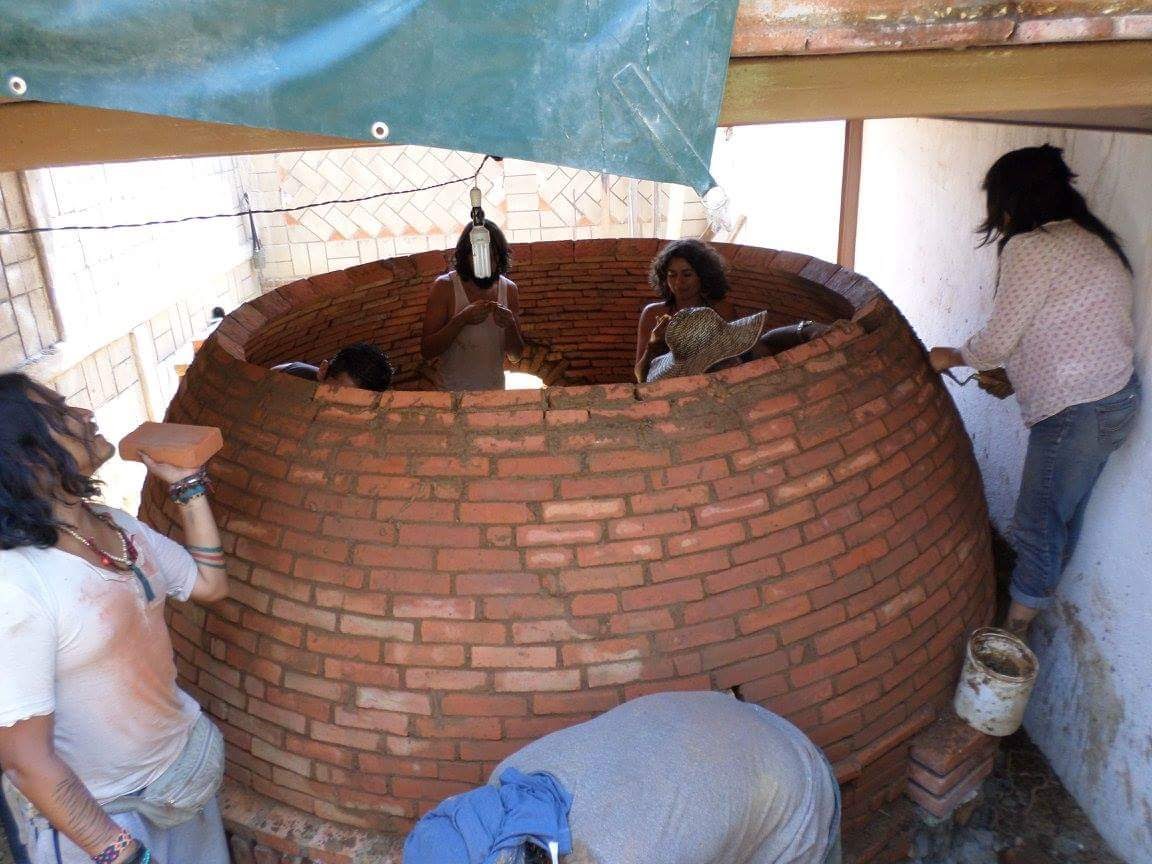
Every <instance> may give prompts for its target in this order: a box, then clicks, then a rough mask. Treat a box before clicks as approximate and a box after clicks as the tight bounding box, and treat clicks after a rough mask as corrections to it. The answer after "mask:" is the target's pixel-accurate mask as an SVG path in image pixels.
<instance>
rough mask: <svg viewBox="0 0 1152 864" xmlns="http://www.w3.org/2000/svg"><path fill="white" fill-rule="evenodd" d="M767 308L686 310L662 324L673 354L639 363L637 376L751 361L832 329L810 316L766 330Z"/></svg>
mask: <svg viewBox="0 0 1152 864" xmlns="http://www.w3.org/2000/svg"><path fill="white" fill-rule="evenodd" d="M767 318H768V313H767V312H757V313H755V314H753V315H749V316H747V317H745V318H739V319H737V320H735V321H725V320H724V319H723V318H721V317H720V315H719V313H718V312H716V310H715V309H712V308H710V307H707V306H696V307H693V308H691V309H681V310H680V311H679V312H677V313H676V314H675V315H672V316H670V317H669V319H668V321H667V324H664V325H661V326H660V327H659V333H660V336H661V337H662V338H663V339H664V341H665V342H666V343H667V345H668V353H666V354H661V355H660V356H659V357H656V358H655V359H653V360H651V361H650V362H646V361H645V359H641V361H640V362H639V363H637V364H636V380H637V381H644V382H650V381H660V380H662V379H665V378H680V377H683V376H685V375H701V374H703V373H704V372H707V371H709V370H713V369H716V368H723V367H725V366H728V365H736V364H738V363H742V362H745V361H747V360H755V359H757V358H760V357H770V356H771V355H773V354H777V353H779V352H780V351H785V350H787V349H789V348H793V347H795V346H797V345H802V344H803V343H805V342H807V341H809V340H810V339H812V338H814V337H816V336H820V335H822V334H824V333H827V332H828V329H829V327H828V325H827V324H820V323H817V322H815V321H810V320H804V321H798V322H797V323H795V324H788V325H786V326H784V327H776V328H773V329H772V330H768V331H765V330H764V324H765V322H766V321H767Z"/></svg>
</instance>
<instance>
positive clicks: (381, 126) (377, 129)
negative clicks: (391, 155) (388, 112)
mask: <svg viewBox="0 0 1152 864" xmlns="http://www.w3.org/2000/svg"><path fill="white" fill-rule="evenodd" d="M372 137H373V138H376V139H378V140H380V141H383V140H384V139H385V138H387V137H388V124H387V123H385V122H384V121H383V120H377V121H376V122H375V123H373V124H372Z"/></svg>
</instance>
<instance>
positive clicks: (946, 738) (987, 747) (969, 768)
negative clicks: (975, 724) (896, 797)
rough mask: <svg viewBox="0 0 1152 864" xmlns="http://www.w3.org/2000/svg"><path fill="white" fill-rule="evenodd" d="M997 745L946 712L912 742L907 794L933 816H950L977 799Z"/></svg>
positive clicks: (994, 757) (994, 740) (988, 736)
mask: <svg viewBox="0 0 1152 864" xmlns="http://www.w3.org/2000/svg"><path fill="white" fill-rule="evenodd" d="M999 744H1000V740H999V739H998V738H993V737H992V736H990V735H985V734H984V733H983V732H978V731H976V730H975V729H973V728H972V727H971V726H969V725H968V724H967V723H965V722H964V721H963V720H961V719H960V718H959V717H957V716H956V715H955V714H954V713H952V712H950V711H949V712H948V713H946V714H945V715H944V716H943V717H942V718H941V719H939V720H937V721H936V722H935V723H933V724H932V725H931V726H930V727H929V728H928V729H926V730H925V731H924V732H923V733H922V734H921V735H920V736H918V737H917V738H916V740H915V742H914V743H913V745H912V753H911V766H910V768H909V772H908V797H909V798H911V799H912V800H913V801H914V802H916V804H917V805H918V806H920V807H921V808H922V809H923V810H924V811H925V812H926V813H928V814H929V815H931V816H932V817H933V818H935V819H949V818H951V817H952V816H953V814H955V813H956V812H957V811H958V810H959V808H961V807H963V806H964V805H965V804H967V803H969V802H971V801H974V800H975V799H976V797H977V795H978V794H979V791H980V786H981V784H982V783H983V782H984V780H985V778H986V777H988V775H989V774H991V773H992V767H993V763H994V762H995V759H996V750H997V748H998V746H999Z"/></svg>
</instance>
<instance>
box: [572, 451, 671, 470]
mask: <svg viewBox="0 0 1152 864" xmlns="http://www.w3.org/2000/svg"><path fill="white" fill-rule="evenodd" d="M671 461H672V460H671V458H670V457H669V455H668V451H667V450H616V451H612V452H609V453H589V454H588V470H589V471H592V472H595V473H597V474H599V473H611V472H613V471H632V470H636V469H641V468H662V467H663V466H665V465H668V464H669V463H670V462H671Z"/></svg>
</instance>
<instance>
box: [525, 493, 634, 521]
mask: <svg viewBox="0 0 1152 864" xmlns="http://www.w3.org/2000/svg"><path fill="white" fill-rule="evenodd" d="M541 512H542V513H543V515H544V521H546V522H567V521H573V520H577V521H578V520H584V519H612V518H615V517H618V516H623V515H624V512H625V507H624V499H623V498H586V499H584V500H581V501H547V502H545V503H544V504H542V505H541Z"/></svg>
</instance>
